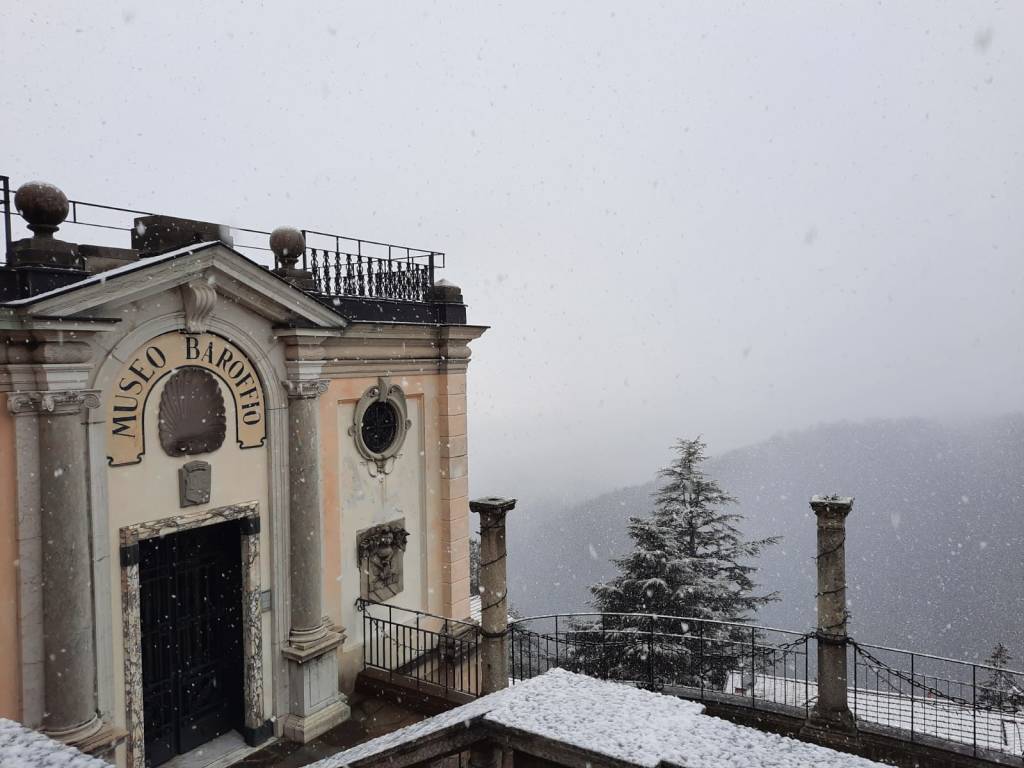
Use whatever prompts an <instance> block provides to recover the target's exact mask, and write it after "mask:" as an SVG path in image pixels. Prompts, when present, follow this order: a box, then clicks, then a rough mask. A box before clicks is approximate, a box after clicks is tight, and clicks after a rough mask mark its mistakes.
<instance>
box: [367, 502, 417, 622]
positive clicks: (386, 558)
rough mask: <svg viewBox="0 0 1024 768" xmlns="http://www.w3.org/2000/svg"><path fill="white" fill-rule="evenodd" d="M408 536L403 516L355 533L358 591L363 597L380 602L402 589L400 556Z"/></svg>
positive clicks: (402, 553)
mask: <svg viewBox="0 0 1024 768" xmlns="http://www.w3.org/2000/svg"><path fill="white" fill-rule="evenodd" d="M408 539H409V532H408V531H407V530H405V519H404V518H403V519H400V520H395V521H393V522H390V523H384V524H383V525H375V526H373V527H372V528H367V529H366V530H365V531H361V532H359V533H358V534H356V554H357V556H358V558H359V572H360V593H361V594H362V596H363V597H364V598H365V599H367V600H376V601H378V602H383V601H385V600H388V599H389V598H392V597H394V596H395V595H397V594H399V593H400V592H401V591H402V589H403V587H404V578H403V575H404V568H403V555H404V554H405V545H406V542H407V541H408Z"/></svg>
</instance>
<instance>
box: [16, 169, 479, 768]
mask: <svg viewBox="0 0 1024 768" xmlns="http://www.w3.org/2000/svg"><path fill="white" fill-rule="evenodd" d="M16 203H17V205H18V208H19V209H20V212H21V214H22V216H23V217H24V218H25V220H26V221H27V222H28V224H29V227H30V228H31V229H32V230H33V235H32V236H31V237H28V238H24V239H22V240H19V241H15V242H14V243H13V245H12V246H11V248H10V250H9V254H8V260H7V265H6V266H4V267H2V268H0V299H2V304H0V337H2V340H3V343H2V345H0V400H2V401H3V403H2V404H0V648H2V649H3V653H2V654H0V716H3V717H8V718H12V719H15V720H18V721H20V722H22V723H24V724H26V725H28V726H29V727H32V728H39V729H41V730H43V731H44V732H45V733H47V734H49V735H51V736H53V737H55V738H58V739H60V740H62V741H64V742H66V743H69V744H73V745H75V746H78V747H79V748H81V749H83V750H84V751H93V752H96V753H103V752H105V751H106V752H108V753H109V754H111V755H112V756H113V757H114V759H115V760H116V763H117V764H118V765H122V766H132V768H135V767H136V766H143V765H145V764H147V763H148V764H158V763H160V762H163V761H166V760H168V759H170V758H172V757H174V756H175V755H176V754H179V753H184V752H187V751H188V750H189V749H192V748H194V747H196V746H200V745H202V744H203V743H204V742H205V741H206V740H208V739H210V738H213V737H215V736H216V735H218V734H220V733H223V732H224V731H225V729H233V730H235V731H237V732H239V733H240V734H242V735H243V736H244V737H245V739H246V740H247V741H248V742H249V743H250V744H254V745H255V744H258V743H260V742H262V741H263V740H265V739H267V738H268V737H269V736H270V735H277V736H280V737H285V738H289V739H294V740H299V741H308V740H309V739H312V738H315V737H316V736H317V735H319V734H321V733H323V732H324V731H325V730H326V729H328V728H330V727H332V726H334V725H336V724H338V723H340V722H342V721H343V720H344V719H345V718H346V717H347V714H348V708H347V705H346V698H345V691H346V690H348V689H349V688H350V686H351V685H352V683H353V680H354V676H355V674H356V672H357V670H358V668H359V664H360V662H361V658H362V638H361V637H360V631H361V629H360V628H361V622H360V621H358V620H357V613H356V612H357V606H356V601H357V599H358V598H360V597H361V596H362V597H370V598H372V599H376V600H380V601H387V602H389V603H392V604H394V605H400V606H402V607H407V608H413V609H417V610H423V611H429V612H432V613H436V614H440V615H444V616H449V617H452V618H466V617H468V614H469V604H468V597H469V559H468V533H469V530H468V526H469V524H468V502H467V494H468V485H467V483H468V480H467V442H466V432H467V429H466V368H467V364H468V361H469V355H470V352H469V346H468V345H469V343H470V342H471V341H473V340H474V339H476V338H478V337H479V336H480V335H481V334H482V333H483V331H484V328H482V327H480V326H473V325H470V324H468V323H467V322H466V312H465V306H464V304H463V301H462V297H461V293H460V292H459V291H458V289H457V288H455V287H454V286H450V285H447V284H444V283H443V281H442V282H438V283H435V281H434V280H433V264H432V263H431V268H430V272H429V274H428V273H427V272H425V271H423V270H419V269H418V268H413V266H412V263H411V262H406V272H405V273H402V272H401V271H399V272H398V273H392V272H390V271H389V272H388V275H387V276H386V277H385V276H383V275H382V270H383V269H384V267H385V266H386V267H387V269H388V270H391V269H392V268H393V267H392V265H390V264H387V265H382V264H376V266H375V267H374V265H373V264H372V263H371V262H370V260H367V261H366V262H365V266H366V268H367V271H368V272H370V275H369V276H368V277H369V279H368V281H367V282H365V283H364V282H363V277H364V276H363V272H362V269H363V265H364V262H363V259H362V257H361V256H360V257H359V259H358V262H357V263H358V266H359V272H358V280H359V284H358V285H357V283H356V282H354V281H355V279H356V276H357V274H356V273H355V272H353V271H352V268H351V267H350V266H349V265H348V264H345V266H340V267H338V271H337V272H335V273H334V275H333V277H332V278H331V279H330V280H329V279H328V276H327V274H326V272H323V273H321V272H317V271H315V270H310V269H307V268H304V263H305V262H306V255H307V254H306V247H305V243H304V242H303V239H302V234H301V233H299V232H298V231H296V230H289V229H281V230H275V232H274V233H273V235H272V236H271V246H272V247H273V250H274V252H275V254H276V257H277V258H276V262H275V263H276V267H275V268H274V269H269V268H265V267H262V266H259V265H258V264H257V263H255V262H254V261H252V260H251V259H249V258H247V257H246V256H245V255H243V254H242V253H240V252H239V250H238V249H236V248H233V247H232V241H231V237H230V234H228V233H227V232H226V231H225V230H224V228H223V227H218V226H216V225H210V224H205V223H202V222H191V221H185V220H179V219H171V218H168V217H157V216H151V217H140V218H139V219H138V220H137V221H136V225H135V227H134V229H133V232H132V246H133V247H132V248H106V247H96V246H87V245H82V244H72V243H68V242H65V241H62V240H59V239H56V238H55V236H54V232H55V230H56V227H57V226H58V225H59V224H60V223H61V221H62V220H63V217H64V216H66V215H67V201H66V199H65V198H64V196H63V194H61V193H60V192H59V190H56V189H55V188H52V187H49V186H46V185H25V186H23V187H22V188H21V189H20V190H19V192H18V195H17V196H16ZM300 254H301V256H302V258H299V255H300ZM343 256H344V255H343V254H341V253H340V250H339V252H336V253H334V254H332V257H333V258H334V262H335V264H336V266H337V265H340V264H342V262H341V261H339V259H340V258H343ZM314 257H315V254H314ZM323 257H324V259H325V262H324V264H323V266H324V267H326V257H327V254H326V253H325V254H324V255H323ZM349 262H351V259H349ZM306 266H308V264H307V265H306ZM374 268H376V269H377V277H376V283H374V282H373V278H372V275H373V269H374ZM396 274H397V277H396V276H395V275H396ZM350 280H351V281H353V282H349V281H350ZM389 285H390V286H398V287H399V288H400V289H401V290H400V291H399V290H397V289H396V290H394V291H390V294H391V295H387V294H388V293H389V291H387V290H375V288H376V289H382V288H386V287H387V286H389ZM367 286H368V287H367ZM396 296H397V297H396ZM112 746H113V747H114V750H113V752H110V750H111V747H112Z"/></svg>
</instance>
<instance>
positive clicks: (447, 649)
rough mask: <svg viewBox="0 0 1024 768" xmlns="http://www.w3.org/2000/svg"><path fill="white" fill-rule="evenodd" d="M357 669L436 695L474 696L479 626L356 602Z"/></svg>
mask: <svg viewBox="0 0 1024 768" xmlns="http://www.w3.org/2000/svg"><path fill="white" fill-rule="evenodd" d="M356 607H357V609H358V610H359V611H360V612H361V613H362V614H363V667H364V669H373V670H377V671H378V672H381V673H386V674H387V676H388V678H389V679H390V680H396V679H397V681H398V682H399V683H402V684H405V685H409V686H411V687H414V688H416V689H417V690H422V689H425V688H426V689H432V690H433V691H435V692H438V693H441V694H442V695H445V694H448V693H449V692H452V691H454V692H455V693H460V694H464V695H466V696H478V695H480V653H479V651H480V627H479V626H478V625H476V624H472V623H470V622H465V621H458V620H456V619H447V618H445V617H443V616H437V615H435V614H432V613H427V612H425V611H417V610H413V609H410V608H399V607H398V606H394V605H388V604H386V603H377V602H374V601H372V600H365V599H362V598H360V599H359V600H358V601H357V602H356Z"/></svg>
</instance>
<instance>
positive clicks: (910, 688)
mask: <svg viewBox="0 0 1024 768" xmlns="http://www.w3.org/2000/svg"><path fill="white" fill-rule="evenodd" d="M849 647H850V654H851V661H852V670H851V680H852V682H853V686H852V688H850V690H849V701H850V710H851V711H852V712H853V715H854V718H855V719H857V720H859V721H862V722H869V723H874V724H877V725H881V726H884V727H886V728H891V729H895V730H896V731H898V732H899V733H900V734H901V736H902V737H903V738H906V739H908V740H909V741H921V740H924V741H932V740H936V739H937V740H940V741H946V742H954V743H957V744H964V745H967V746H969V747H971V751H972V752H973V754H975V755H978V754H981V753H996V754H1001V755H1013V756H1015V757H1019V758H1021V762H1022V763H1024V688H1021V687H1020V683H1019V682H1018V681H1021V680H1024V673H1022V672H1018V671H1014V670H1009V669H998V668H995V667H991V666H987V665H985V664H977V663H974V662H968V661H960V660H957V659H948V658H944V657H942V656H932V655H930V654H927V653H916V652H913V651H904V650H900V649H897V648H886V647H884V646H878V645H867V644H865V643H859V642H856V641H853V640H851V641H850V644H849ZM993 681H994V683H995V684H993Z"/></svg>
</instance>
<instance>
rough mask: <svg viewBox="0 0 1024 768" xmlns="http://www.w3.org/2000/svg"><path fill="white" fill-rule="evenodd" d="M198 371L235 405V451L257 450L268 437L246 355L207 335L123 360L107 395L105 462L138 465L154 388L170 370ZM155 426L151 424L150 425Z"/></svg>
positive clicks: (155, 342)
mask: <svg viewBox="0 0 1024 768" xmlns="http://www.w3.org/2000/svg"><path fill="white" fill-rule="evenodd" d="M185 367H194V368H202V369H205V370H207V371H209V372H210V373H212V374H213V375H215V376H216V377H217V378H218V379H220V380H221V381H222V382H224V384H225V386H226V388H227V389H228V391H229V392H230V393H231V398H232V400H233V401H234V404H235V408H234V410H235V426H236V433H237V436H238V445H239V447H240V448H258V447H260V446H262V445H263V444H264V441H265V440H266V436H267V428H266V419H265V417H264V412H263V387H262V386H261V385H260V380H259V378H258V377H257V375H256V370H255V369H254V368H253V365H252V363H251V362H250V361H249V358H248V357H246V356H245V354H244V353H243V352H242V350H240V349H239V348H238V347H236V346H235V345H234V344H232V343H231V342H230V341H228V340H227V339H224V338H221V337H220V336H215V335H213V334H212V333H198V334H187V333H181V332H178V331H172V332H170V333H165V334H163V335H162V336H157V337H156V338H154V339H151V340H150V341H148V342H146V343H145V344H143V345H142V346H141V347H139V349H138V350H136V352H135V354H133V355H130V356H129V357H128V358H127V361H126V362H125V364H124V365H123V366H122V367H121V370H120V371H119V372H118V374H117V377H116V378H115V379H114V382H113V385H112V387H111V389H110V390H109V391H108V392H107V393H106V394H107V401H108V406H107V418H108V421H109V426H110V428H109V431H108V433H107V434H108V439H107V461H108V463H109V464H110V466H112V467H117V466H121V465H124V464H138V463H139V462H140V461H142V457H143V455H144V454H145V452H146V438H145V427H146V424H145V421H146V419H145V413H146V403H147V401H148V400H149V396H150V394H151V393H152V391H153V389H154V388H155V387H156V385H157V383H158V382H160V380H161V379H163V378H164V377H166V376H167V375H169V374H171V373H173V372H174V371H175V370H178V369H181V368H185ZM154 420H155V419H154Z"/></svg>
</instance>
